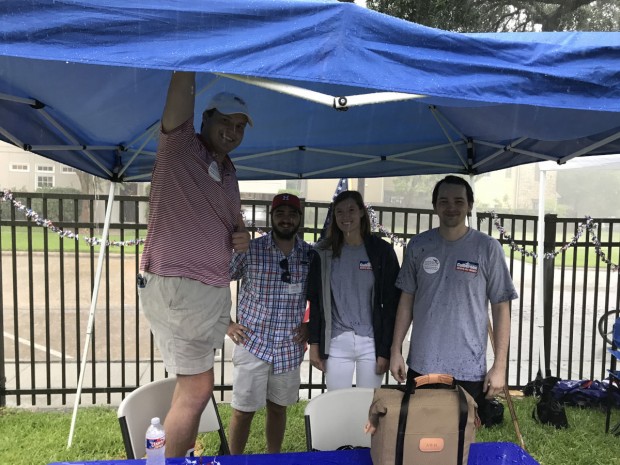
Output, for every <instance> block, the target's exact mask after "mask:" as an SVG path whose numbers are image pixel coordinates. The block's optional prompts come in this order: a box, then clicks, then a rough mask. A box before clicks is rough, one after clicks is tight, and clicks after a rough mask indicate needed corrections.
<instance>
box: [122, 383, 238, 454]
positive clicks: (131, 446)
mask: <svg viewBox="0 0 620 465" xmlns="http://www.w3.org/2000/svg"><path fill="white" fill-rule="evenodd" d="M175 385H176V378H174V377H171V378H166V379H160V380H158V381H153V382H151V383H149V384H145V385H144V386H140V387H139V388H137V389H136V390H134V391H132V392H131V393H130V394H129V395H128V396H127V397H125V399H123V401H122V402H121V404H120V405H119V407H118V411H117V416H118V422H119V424H120V427H121V433H122V435H123V443H124V444H125V451H126V452H127V458H128V459H135V458H142V457H144V455H145V454H146V450H145V440H144V436H145V434H146V429H147V428H148V427H149V425H150V424H151V418H153V417H159V418H160V419H161V422H162V424H163V422H164V419H165V418H166V415H167V414H168V410H170V403H171V402H172V395H173V393H174V387H175ZM213 431H217V432H218V435H219V437H220V449H219V452H218V455H228V454H230V449H229V448H228V441H227V440H226V434H225V432H224V427H223V426H222V420H221V418H220V414H219V411H218V409H217V405H216V403H215V397H213V396H211V401H210V402H209V403H208V404H207V406H206V408H205V410H204V412H203V413H202V416H201V417H200V424H199V426H198V432H199V433H209V432H213Z"/></svg>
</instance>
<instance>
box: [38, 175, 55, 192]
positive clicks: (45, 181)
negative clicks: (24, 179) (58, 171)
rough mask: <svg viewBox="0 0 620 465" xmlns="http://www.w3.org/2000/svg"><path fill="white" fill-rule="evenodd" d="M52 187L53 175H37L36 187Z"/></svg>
mask: <svg viewBox="0 0 620 465" xmlns="http://www.w3.org/2000/svg"><path fill="white" fill-rule="evenodd" d="M44 187H54V176H37V189H41V188H44Z"/></svg>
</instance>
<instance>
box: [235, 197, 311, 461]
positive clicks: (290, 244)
mask: <svg viewBox="0 0 620 465" xmlns="http://www.w3.org/2000/svg"><path fill="white" fill-rule="evenodd" d="M270 214H271V224H272V230H271V232H270V233H268V234H265V235H263V236H261V237H259V238H257V239H254V240H252V241H251V242H250V248H249V250H248V251H247V252H245V253H239V254H235V255H234V257H233V260H232V262H231V264H230V272H231V278H232V279H241V280H242V281H241V289H240V293H239V305H238V307H237V322H236V323H235V322H233V321H231V322H230V324H229V326H228V332H227V334H228V336H229V337H230V339H231V340H232V341H233V342H234V343H235V344H236V346H235V348H234V351H233V358H232V361H233V367H234V368H233V397H232V402H231V405H232V407H233V414H232V418H231V420H230V431H229V443H230V451H231V453H233V454H242V453H243V450H244V448H245V445H246V442H247V440H248V435H249V433H250V426H251V424H252V419H253V418H254V413H255V412H256V411H257V410H258V409H260V408H262V407H264V406H265V405H266V406H267V419H266V427H265V434H266V439H267V452H268V453H270V454H273V453H277V452H280V449H281V447H282V440H283V439H284V430H285V427H286V407H287V406H288V405H292V404H294V403H296V402H297V400H298V399H299V384H300V382H301V376H300V365H301V362H302V360H303V358H304V351H305V343H306V341H307V339H308V331H307V324H305V323H303V318H304V313H305V310H306V278H307V276H308V269H309V261H308V260H309V259H308V254H309V252H310V249H311V248H310V245H309V244H307V243H306V242H304V241H303V240H301V239H299V238H298V237H297V232H298V231H299V227H300V225H301V221H302V213H301V203H300V201H299V198H298V197H297V196H295V195H293V194H278V195H276V196H275V197H274V198H273V201H272V204H271V213H270Z"/></svg>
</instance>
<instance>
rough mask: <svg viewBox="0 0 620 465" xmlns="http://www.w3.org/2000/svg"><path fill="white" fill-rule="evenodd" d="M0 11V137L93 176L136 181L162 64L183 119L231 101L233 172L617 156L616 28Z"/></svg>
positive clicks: (222, 5) (264, 13) (65, 3)
mask: <svg viewBox="0 0 620 465" xmlns="http://www.w3.org/2000/svg"><path fill="white" fill-rule="evenodd" d="M0 18H1V22H0V33H1V34H2V42H1V43H0V139H2V140H5V141H8V142H11V143H13V144H15V145H17V146H20V147H24V148H26V149H27V150H31V151H33V152H36V153H38V154H41V155H43V156H46V157H49V158H52V159H54V160H57V161H60V162H63V163H66V164H68V165H70V166H74V167H76V168H79V169H81V170H83V171H87V172H89V173H92V174H94V175H97V176H100V177H103V178H106V179H111V180H117V181H122V180H124V181H148V180H149V179H150V172H151V168H152V165H153V161H154V152H155V149H156V143H157V140H156V139H157V137H156V134H157V129H158V119H159V117H160V114H161V111H162V108H163V103H164V98H165V94H166V87H167V83H168V80H169V75H170V70H174V69H180V70H192V71H197V72H199V73H200V74H199V79H198V86H199V91H200V92H202V93H201V94H200V95H199V97H198V102H197V106H196V108H197V112H198V113H199V112H201V111H202V109H203V107H204V105H205V104H206V102H207V101H208V99H209V97H210V96H211V95H212V94H213V93H215V92H217V91H220V90H230V91H233V92H236V93H239V94H240V95H242V96H243V97H244V98H245V99H246V100H247V101H248V104H249V107H250V110H251V112H252V116H253V119H254V121H255V123H256V125H255V127H254V128H252V129H250V130H249V131H247V133H246V139H245V141H244V143H243V145H242V146H241V147H239V149H238V150H236V151H235V153H234V154H233V159H234V161H235V164H236V166H237V169H238V172H239V177H240V179H273V178H278V179H283V178H291V179H293V178H294V179H297V178H334V177H375V176H394V175H408V174H429V173H463V174H477V173H484V172H488V171H492V170H497V169H502V168H507V167H511V166H516V165H519V164H523V163H530V162H537V161H541V160H559V161H560V162H564V161H566V160H568V159H570V158H572V157H575V156H578V155H597V154H610V153H617V152H619V151H620V130H619V128H620V73H619V70H620V63H619V60H618V56H619V48H620V33H531V34H529V33H522V34H467V35H463V34H455V33H449V32H445V31H439V30H434V29H430V28H426V27H422V26H419V25H416V24H412V23H408V22H405V21H402V20H399V19H396V18H392V17H388V16H385V15H382V14H379V13H376V12H373V11H370V10H367V9H365V8H362V7H359V6H357V5H354V4H348V3H338V2H335V1H305V0H301V1H300V0H292V1H286V0H249V1H246V0H244V1H234V0H210V1H209V2H194V1H191V0H179V1H175V2H169V1H165V0H127V1H125V0H123V1H120V0H118V1H115V0H96V1H95V0H60V1H51V0H32V1H28V2H23V1H20V0H5V1H4V2H1V3H0ZM334 108H336V109H334ZM338 109H340V110H345V109H346V110H347V111H337V110H338Z"/></svg>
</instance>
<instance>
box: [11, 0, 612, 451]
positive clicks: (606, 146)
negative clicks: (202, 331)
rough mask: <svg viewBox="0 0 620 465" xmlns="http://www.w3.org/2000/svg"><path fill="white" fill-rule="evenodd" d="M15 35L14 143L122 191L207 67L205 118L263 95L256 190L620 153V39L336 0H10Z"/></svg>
mask: <svg viewBox="0 0 620 465" xmlns="http://www.w3.org/2000/svg"><path fill="white" fill-rule="evenodd" d="M0 35H1V37H2V41H1V42H0V140H3V141H6V142H9V143H12V144H14V145H16V146H19V147H22V148H24V149H26V150H29V151H32V152H35V153H38V154H40V155H43V156H45V157H48V158H50V159H53V160H56V161H60V162H62V163H65V164H67V165H70V166H73V167H75V168H78V169H80V170H83V171H86V172H88V173H91V174H94V175H96V176H99V177H102V178H105V179H109V180H112V181H116V182H122V181H148V180H149V179H150V173H151V169H152V166H153V162H154V154H155V150H156V144H157V140H156V139H157V130H158V126H159V117H160V115H161V111H162V108H163V103H164V98H165V94H166V88H167V84H168V81H169V77H170V72H171V71H172V70H188V71H196V72H198V78H197V82H198V89H197V90H198V96H197V105H196V110H197V115H196V117H197V119H196V120H197V121H199V113H200V112H201V111H202V109H203V108H204V106H205V104H206V102H207V101H208V99H209V98H210V96H211V95H212V94H213V93H216V92H219V91H222V90H227V91H232V92H235V93H237V94H239V95H241V96H243V97H244V98H245V99H246V100H247V102H248V105H249V108H250V112H251V113H252V117H253V120H254V123H255V125H254V127H253V128H251V129H248V130H247V131H246V137H245V140H244V142H243V144H242V145H241V146H240V147H239V148H238V149H237V150H236V151H235V153H234V154H232V158H233V161H234V162H235V165H236V167H237V170H238V174H239V178H240V179H242V180H245V179H274V178H277V179H285V178H289V179H301V178H306V179H312V178H334V177H375V176H403V175H411V174H431V173H461V174H468V175H473V174H479V173H484V172H488V171H493V170H498V169H502V168H508V167H512V166H517V165H520V164H525V163H532V162H537V161H542V160H552V161H558V162H559V163H564V162H566V161H568V160H570V159H571V158H574V157H577V156H593V155H604V154H612V153H619V152H620V59H619V58H618V57H619V56H620V33H520V34H455V33H450V32H445V31H439V30H435V29H430V28H426V27H422V26H419V25H416V24H412V23H408V22H406V21H402V20H399V19H396V18H392V17H388V16H385V15H382V14H379V13H376V12H373V11H369V10H366V9H364V8H362V7H359V6H357V5H354V4H349V3H339V2H336V1H333V0H209V1H205V2H196V1H194V0H176V1H169V0H29V1H23V0H4V1H3V2H0ZM112 186H113V183H112ZM113 195H114V190H113V187H111V189H110V201H109V202H108V206H109V209H108V211H107V213H106V224H105V227H104V231H103V236H104V240H105V239H106V238H107V233H108V226H109V219H110V216H111V206H112V204H113V202H112V201H111V200H113ZM541 237H542V236H541ZM104 250H105V247H101V250H100V255H99V263H100V264H99V267H98V272H97V273H98V276H97V278H96V282H97V283H98V281H99V279H98V278H99V276H100V273H101V267H102V265H103V256H104ZM97 286H98V284H97ZM97 286H95V289H94V290H93V299H92V304H91V312H90V318H89V323H88V329H87V339H86V343H85V347H84V352H85V354H84V356H83V357H82V360H83V362H84V364H83V365H82V372H81V375H80V381H79V383H78V384H79V387H78V395H77V396H76V404H75V407H76V408H75V409H74V419H73V422H72V427H71V432H70V437H69V444H71V438H72V436H73V428H74V422H75V412H76V409H77V405H78V402H79V397H80V393H81V384H82V379H83V373H84V368H85V362H86V358H87V357H86V354H87V350H88V346H89V342H90V339H89V336H90V334H91V331H92V322H93V320H94V319H93V316H94V311H95V307H96V296H97V293H98V287H97Z"/></svg>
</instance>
